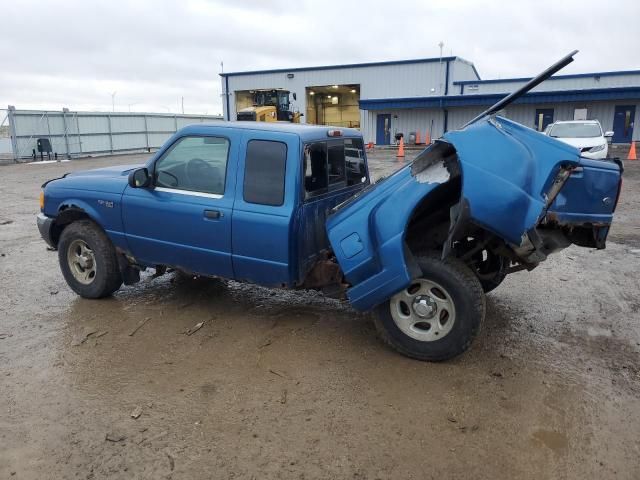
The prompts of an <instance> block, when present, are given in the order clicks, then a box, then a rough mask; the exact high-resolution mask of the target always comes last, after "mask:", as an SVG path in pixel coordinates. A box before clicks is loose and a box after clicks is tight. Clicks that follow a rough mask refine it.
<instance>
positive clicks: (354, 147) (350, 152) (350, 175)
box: [344, 138, 369, 186]
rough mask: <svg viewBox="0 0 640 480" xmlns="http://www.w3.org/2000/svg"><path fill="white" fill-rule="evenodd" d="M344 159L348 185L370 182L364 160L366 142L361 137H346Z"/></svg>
mask: <svg viewBox="0 0 640 480" xmlns="http://www.w3.org/2000/svg"><path fill="white" fill-rule="evenodd" d="M344 159H345V163H346V170H347V185H348V186H351V185H359V184H360V183H368V180H369V179H368V178H367V167H366V165H365V162H364V143H363V141H362V139H361V138H345V139H344Z"/></svg>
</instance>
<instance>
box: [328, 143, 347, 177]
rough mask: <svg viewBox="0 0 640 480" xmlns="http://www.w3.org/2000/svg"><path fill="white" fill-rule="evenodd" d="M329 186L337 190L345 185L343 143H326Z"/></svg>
mask: <svg viewBox="0 0 640 480" xmlns="http://www.w3.org/2000/svg"><path fill="white" fill-rule="evenodd" d="M327 146H328V160H329V185H330V186H335V187H334V188H339V187H340V186H344V185H345V181H346V178H347V177H346V174H345V168H344V167H345V161H344V141H343V140H338V141H336V142H329V143H328V145H327Z"/></svg>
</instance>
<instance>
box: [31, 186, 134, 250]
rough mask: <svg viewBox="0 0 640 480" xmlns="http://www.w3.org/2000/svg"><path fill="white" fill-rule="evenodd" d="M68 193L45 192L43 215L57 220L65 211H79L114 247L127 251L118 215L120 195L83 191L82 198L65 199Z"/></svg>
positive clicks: (59, 191)
mask: <svg viewBox="0 0 640 480" xmlns="http://www.w3.org/2000/svg"><path fill="white" fill-rule="evenodd" d="M68 193H70V192H64V191H63V190H62V189H58V190H57V191H56V190H53V191H51V192H48V191H45V194H46V198H47V201H46V203H45V210H44V214H45V215H46V216H48V217H52V218H55V219H57V218H59V217H60V215H61V214H62V213H63V212H65V211H68V210H75V211H81V212H83V213H84V214H86V215H87V216H88V217H89V218H90V219H91V220H93V221H94V222H95V223H97V224H98V225H99V226H100V227H101V228H102V229H103V230H104V231H105V233H106V234H107V236H108V237H109V238H110V239H111V241H112V242H113V244H114V245H115V246H116V247H119V248H121V249H123V250H128V246H127V244H126V240H125V237H124V234H123V228H122V218H121V215H120V197H121V195H119V194H115V193H104V192H90V191H83V192H82V195H83V198H79V197H77V196H68V197H67V196H66V194H68ZM74 193H75V192H74Z"/></svg>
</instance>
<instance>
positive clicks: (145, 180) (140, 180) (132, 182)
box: [129, 168, 151, 188]
mask: <svg viewBox="0 0 640 480" xmlns="http://www.w3.org/2000/svg"><path fill="white" fill-rule="evenodd" d="M149 185H151V177H150V176H149V170H147V169H146V168H136V169H135V170H133V171H132V172H131V173H129V186H130V187H132V188H145V187H148V186H149Z"/></svg>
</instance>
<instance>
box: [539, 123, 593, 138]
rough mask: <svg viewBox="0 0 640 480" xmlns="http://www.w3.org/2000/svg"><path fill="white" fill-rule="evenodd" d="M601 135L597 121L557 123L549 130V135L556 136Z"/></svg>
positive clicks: (580, 136) (579, 136) (586, 136)
mask: <svg viewBox="0 0 640 480" xmlns="http://www.w3.org/2000/svg"><path fill="white" fill-rule="evenodd" d="M601 135H602V130H601V129H600V125H598V124H597V123H557V124H556V125H554V126H553V127H551V130H549V136H550V137H556V138H588V137H599V136H601Z"/></svg>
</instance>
